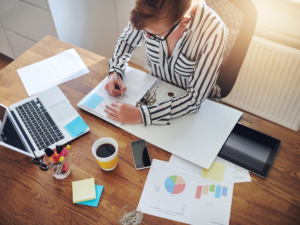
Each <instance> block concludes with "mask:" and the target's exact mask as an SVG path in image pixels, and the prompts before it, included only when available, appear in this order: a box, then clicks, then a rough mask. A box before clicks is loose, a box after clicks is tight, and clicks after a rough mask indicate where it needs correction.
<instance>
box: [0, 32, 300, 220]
mask: <svg viewBox="0 0 300 225" xmlns="http://www.w3.org/2000/svg"><path fill="white" fill-rule="evenodd" d="M70 48H75V49H76V51H77V52H78V54H79V55H80V56H81V58H82V59H83V61H84V62H85V64H86V65H87V67H88V68H89V70H90V71H91V73H89V74H87V75H84V76H82V77H79V78H76V79H74V80H71V81H68V82H66V83H64V84H62V85H59V87H60V88H61V90H62V91H63V92H64V94H65V95H66V97H67V98H68V99H69V100H70V102H71V104H72V105H73V107H74V108H75V109H76V110H77V111H78V112H79V114H80V115H81V116H82V118H83V119H84V120H85V122H86V123H87V124H88V125H89V127H90V129H91V131H90V132H89V133H87V134H85V135H84V136H82V137H80V138H78V139H77V140H75V141H74V142H73V143H72V151H71V153H70V156H69V159H70V163H71V174H70V176H69V177H68V178H66V179H65V180H56V179H55V178H53V176H52V174H51V172H50V171H48V172H43V171H41V170H40V169H39V168H38V166H37V165H35V164H33V163H32V162H31V158H30V157H27V156H24V155H22V154H20V153H17V152H14V151H12V150H9V149H6V148H3V147H0V154H1V157H0V193H1V196H0V224H118V220H117V215H118V212H119V210H120V209H121V208H122V207H123V206H125V205H128V204H135V205H138V203H139V199H140V196H141V193H142V190H143V187H144V184H145V181H146V178H147V174H148V171H149V169H145V170H141V171H137V170H136V169H135V167H134V164H133V160H132V154H131V149H130V142H131V141H134V140H137V139H138V138H136V137H135V136H133V135H131V134H129V133H127V132H125V131H123V130H121V129H119V128H117V127H115V126H113V125H111V124H109V123H107V122H105V121H103V120H101V119H99V118H98V117H95V116H93V115H91V114H89V113H87V112H85V111H83V110H81V109H79V108H78V107H77V103H78V102H79V101H80V100H81V99H82V98H83V97H84V96H85V95H86V94H88V93H89V92H90V91H91V90H92V89H93V88H94V87H95V86H96V85H97V84H98V83H99V82H100V81H101V80H102V79H103V78H104V77H105V76H106V75H107V74H108V66H107V65H108V64H107V62H108V60H107V59H106V58H104V57H101V56H99V55H96V54H93V53H91V52H88V51H86V50H83V49H80V48H78V47H75V46H72V45H70V44H66V43H64V42H61V41H59V40H57V39H55V38H52V37H49V36H48V37H45V38H44V39H43V40H41V41H40V42H39V43H37V44H36V45H34V46H33V47H32V48H31V49H29V50H28V51H27V52H25V53H24V54H23V55H21V56H20V57H19V58H17V59H16V60H15V61H13V62H12V63H11V64H9V65H8V66H7V67H6V68H4V69H3V70H2V71H1V72H0V102H1V103H2V104H4V105H6V106H9V105H11V104H13V103H15V102H18V101H20V100H22V99H25V98H26V97H27V93H26V91H25V88H24V86H23V84H22V82H21V80H20V78H19V76H18V73H17V71H16V70H17V69H19V68H22V67H24V66H27V65H30V64H32V63H35V62H38V61H40V60H43V59H46V58H48V57H50V56H53V55H55V54H58V53H60V52H62V51H65V50H67V49H70ZM112 51H113V49H112ZM241 123H242V124H244V125H246V126H249V127H251V128H254V129H256V130H259V131H261V132H264V133H266V134H268V135H271V136H273V137H275V138H278V139H280V140H281V141H282V145H281V148H280V150H279V152H278V155H277V157H276V159H275V162H274V165H273V167H272V169H271V171H270V173H269V176H268V178H267V179H266V180H265V179H262V178H259V177H258V176H255V175H253V174H251V177H252V182H249V183H241V184H235V186H234V195H233V201H232V209H231V217H230V221H231V222H230V223H231V224H300V182H299V179H300V169H299V164H300V132H299V131H298V132H293V131H290V130H287V129H285V128H282V127H280V126H277V125H275V124H272V123H269V122H267V121H265V120H262V119H259V118H256V117H254V116H251V115H249V114H247V113H244V115H243V117H242V119H241ZM101 137H111V138H114V139H115V140H116V141H117V142H118V144H119V163H118V166H117V168H116V169H115V170H113V171H111V172H104V171H102V170H101V169H100V168H99V165H98V164H97V162H96V160H95V159H94V157H93V155H92V152H91V148H92V145H93V143H94V142H95V141H96V140H97V139H99V138H101ZM148 147H149V151H150V155H151V158H152V159H153V158H154V159H160V160H165V161H168V160H169V158H170V153H168V152H165V151H163V150H161V149H159V148H157V147H155V146H153V145H151V144H148ZM90 177H94V178H95V181H96V184H100V185H104V191H103V194H102V197H101V200H100V203H99V206H98V207H97V208H94V207H88V206H83V205H77V204H73V203H72V186H71V182H72V181H76V180H81V179H85V178H90ZM199 222H201V221H199ZM143 224H164V225H165V224H180V223H178V222H174V221H170V220H166V219H161V218H158V217H154V216H150V215H147V214H144V220H143Z"/></svg>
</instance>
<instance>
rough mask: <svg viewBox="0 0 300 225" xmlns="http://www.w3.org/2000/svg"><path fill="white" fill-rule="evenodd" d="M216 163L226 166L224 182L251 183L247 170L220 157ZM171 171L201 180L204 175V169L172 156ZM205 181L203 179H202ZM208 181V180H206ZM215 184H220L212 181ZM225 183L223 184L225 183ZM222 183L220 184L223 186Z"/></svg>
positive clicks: (169, 166)
mask: <svg viewBox="0 0 300 225" xmlns="http://www.w3.org/2000/svg"><path fill="white" fill-rule="evenodd" d="M214 162H220V163H224V164H225V165H226V169H225V174H224V182H234V183H240V182H250V181H251V177H250V174H249V171H248V170H246V169H243V168H242V167H240V166H237V165H235V164H233V163H231V162H228V161H227V160H224V159H222V158H220V157H216V159H215V161H214ZM167 167H168V168H169V169H173V170H176V171H179V172H182V173H185V174H188V175H191V176H194V177H197V178H201V173H202V167H200V166H198V165H196V164H193V163H191V162H189V161H187V160H185V159H182V158H180V157H178V156H176V155H172V156H171V158H170V161H169V163H168V166H167ZM226 171H227V172H226ZM201 179H203V178H201ZM204 180H206V179H204ZM212 182H215V183H219V182H216V181H212ZM224 182H223V183H224ZM223 183H220V184H223Z"/></svg>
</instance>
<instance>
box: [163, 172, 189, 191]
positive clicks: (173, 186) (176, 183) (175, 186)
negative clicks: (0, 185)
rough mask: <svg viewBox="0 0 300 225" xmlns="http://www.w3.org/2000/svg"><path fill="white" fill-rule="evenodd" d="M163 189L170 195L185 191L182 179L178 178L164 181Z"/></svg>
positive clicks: (172, 177) (174, 177) (169, 178)
mask: <svg viewBox="0 0 300 225" xmlns="http://www.w3.org/2000/svg"><path fill="white" fill-rule="evenodd" d="M165 188H166V190H167V191H168V192H169V193H171V194H180V193H181V192H183V191H184V189H185V182H184V179H183V178H182V177H180V176H176V175H174V176H170V177H168V178H167V179H166V181H165Z"/></svg>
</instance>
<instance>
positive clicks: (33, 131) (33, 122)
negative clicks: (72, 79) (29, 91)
mask: <svg viewBox="0 0 300 225" xmlns="http://www.w3.org/2000/svg"><path fill="white" fill-rule="evenodd" d="M16 110H17V112H18V114H19V116H20V117H21V119H22V121H23V123H24V124H25V126H26V128H27V130H28V131H29V133H30V135H31V137H32V139H33V140H34V142H35V144H36V145H37V147H38V149H39V150H42V149H45V148H46V147H48V146H50V145H51V144H54V143H56V142H58V141H59V140H62V139H64V136H63V134H62V133H61V132H60V130H59V129H58V127H57V126H56V124H55V122H54V121H53V120H52V118H51V116H50V115H49V113H48V112H47V110H46V109H45V107H44V106H43V104H42V103H41V102H40V100H39V98H36V99H35V100H32V101H30V102H27V103H25V104H23V105H20V106H18V107H16Z"/></svg>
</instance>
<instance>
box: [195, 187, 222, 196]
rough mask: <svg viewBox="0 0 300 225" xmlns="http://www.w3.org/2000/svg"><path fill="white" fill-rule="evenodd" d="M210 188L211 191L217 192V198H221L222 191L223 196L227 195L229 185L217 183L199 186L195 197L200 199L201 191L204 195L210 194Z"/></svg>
mask: <svg viewBox="0 0 300 225" xmlns="http://www.w3.org/2000/svg"><path fill="white" fill-rule="evenodd" d="M202 190H203V191H202ZM208 190H209V191H210V192H213V193H215V198H221V192H222V196H224V197H227V191H228V188H227V187H221V186H216V185H204V186H198V187H197V190H196V196H195V198H197V199H200V198H201V192H202V194H203V195H208Z"/></svg>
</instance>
